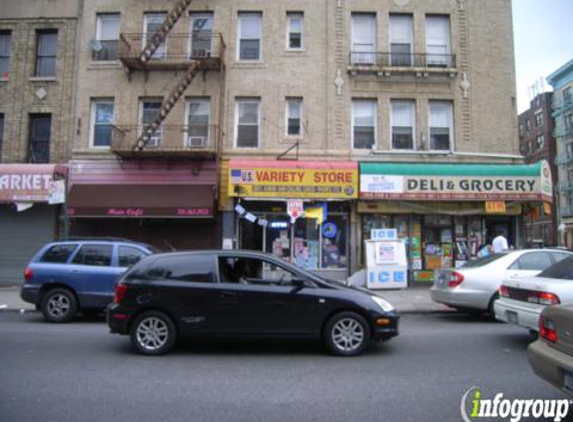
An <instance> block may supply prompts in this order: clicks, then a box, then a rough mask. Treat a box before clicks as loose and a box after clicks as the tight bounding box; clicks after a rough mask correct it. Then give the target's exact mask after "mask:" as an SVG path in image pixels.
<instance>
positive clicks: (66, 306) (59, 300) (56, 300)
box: [41, 289, 77, 322]
mask: <svg viewBox="0 0 573 422" xmlns="http://www.w3.org/2000/svg"><path fill="white" fill-rule="evenodd" d="M41 309H42V313H43V314H44V318H46V320H47V321H49V322H70V321H71V320H72V319H74V317H75V315H76V312H77V301H76V298H75V296H74V295H73V293H72V292H70V291H69V290H67V289H54V290H51V291H49V292H48V293H46V295H45V296H44V299H43V301H42V305H41Z"/></svg>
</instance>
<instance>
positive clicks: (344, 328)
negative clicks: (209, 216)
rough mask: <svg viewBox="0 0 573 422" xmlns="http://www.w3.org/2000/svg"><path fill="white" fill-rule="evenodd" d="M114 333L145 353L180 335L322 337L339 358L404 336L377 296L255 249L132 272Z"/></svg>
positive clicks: (122, 282)
mask: <svg viewBox="0 0 573 422" xmlns="http://www.w3.org/2000/svg"><path fill="white" fill-rule="evenodd" d="M107 310H108V312H107V322H108V325H109V327H110V331H111V332H112V333H119V334H125V335H130V336H131V341H132V344H133V346H134V347H135V349H136V350H137V351H139V352H141V353H143V354H146V355H160V354H164V353H166V352H168V351H169V350H170V349H171V348H172V347H173V346H174V345H175V343H176V340H177V339H178V338H179V337H184V336H185V337H189V336H192V337H193V336H195V337H230V338H238V337H264V338H272V337H299V338H319V339H322V340H323V341H324V343H325V344H326V346H327V347H328V349H329V350H330V351H331V352H332V353H334V354H337V355H346V356H353V355H358V354H360V353H361V352H362V351H363V350H364V349H365V348H366V347H367V346H368V344H369V343H370V342H371V341H372V340H374V341H379V340H388V339H390V338H392V337H394V336H396V335H398V318H399V317H398V315H397V313H396V311H395V310H394V308H393V307H392V305H391V304H390V303H388V302H387V301H386V300H384V299H383V298H381V297H379V296H377V295H376V294H374V293H372V292H370V291H368V290H364V289H359V288H356V287H350V286H346V285H344V284H343V283H340V282H336V281H328V280H325V279H323V278H321V277H319V276H317V275H315V274H312V273H310V272H307V271H305V270H303V269H301V268H299V267H296V266H294V265H291V264H288V263H286V262H284V261H282V260H279V259H277V258H275V257H273V256H272V255H268V254H264V253H259V252H253V251H225V250H221V251H201V252H178V253H166V254H157V255H152V256H150V257H147V258H145V259H143V260H141V261H140V262H139V263H137V264H136V265H135V266H133V267H132V268H131V269H130V270H129V271H128V272H126V273H125V274H124V275H123V276H122V277H121V278H120V279H119V280H118V283H117V284H116V287H115V299H114V302H113V303H112V304H110V305H109V306H108V309H107Z"/></svg>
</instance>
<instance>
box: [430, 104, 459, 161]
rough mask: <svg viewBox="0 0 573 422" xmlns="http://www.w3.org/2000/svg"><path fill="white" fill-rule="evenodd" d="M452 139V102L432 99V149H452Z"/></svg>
mask: <svg viewBox="0 0 573 422" xmlns="http://www.w3.org/2000/svg"><path fill="white" fill-rule="evenodd" d="M452 140H453V114H452V103H451V102H449V101H430V149H431V150H440V151H442V150H443V151H447V150H450V149H451V148H452Z"/></svg>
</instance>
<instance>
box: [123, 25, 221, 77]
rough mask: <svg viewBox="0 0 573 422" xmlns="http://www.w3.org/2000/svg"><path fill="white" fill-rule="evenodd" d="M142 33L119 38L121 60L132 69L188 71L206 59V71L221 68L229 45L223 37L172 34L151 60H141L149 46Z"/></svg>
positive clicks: (204, 64)
mask: <svg viewBox="0 0 573 422" xmlns="http://www.w3.org/2000/svg"><path fill="white" fill-rule="evenodd" d="M150 38H151V36H149V37H146V36H144V35H142V34H121V35H120V39H119V47H118V54H119V59H120V60H121V61H122V62H123V64H124V65H125V66H126V67H127V68H128V69H130V70H134V69H140V70H161V69H166V70H170V69H186V68H188V67H189V63H190V62H191V61H192V60H199V59H201V60H203V68H204V69H210V70H219V69H221V66H222V63H223V59H224V55H225V42H224V41H223V37H222V36H221V35H220V34H209V35H205V34H202V33H184V34H172V33H170V34H169V35H167V37H166V38H165V41H164V42H163V43H162V44H161V45H160V46H159V47H158V48H157V49H156V50H155V53H153V56H152V57H151V59H150V60H148V61H146V62H144V61H142V60H141V59H140V56H141V52H142V51H143V49H144V48H145V46H146V44H147V40H148V39H150Z"/></svg>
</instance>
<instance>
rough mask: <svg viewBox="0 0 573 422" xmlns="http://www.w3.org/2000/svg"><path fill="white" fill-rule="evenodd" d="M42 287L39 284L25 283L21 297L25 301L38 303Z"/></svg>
mask: <svg viewBox="0 0 573 422" xmlns="http://www.w3.org/2000/svg"><path fill="white" fill-rule="evenodd" d="M40 287H41V286H39V285H37V284H24V285H22V287H21V288H20V298H21V299H22V300H23V301H24V302H28V303H33V304H34V305H37V304H38V298H39V297H40Z"/></svg>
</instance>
